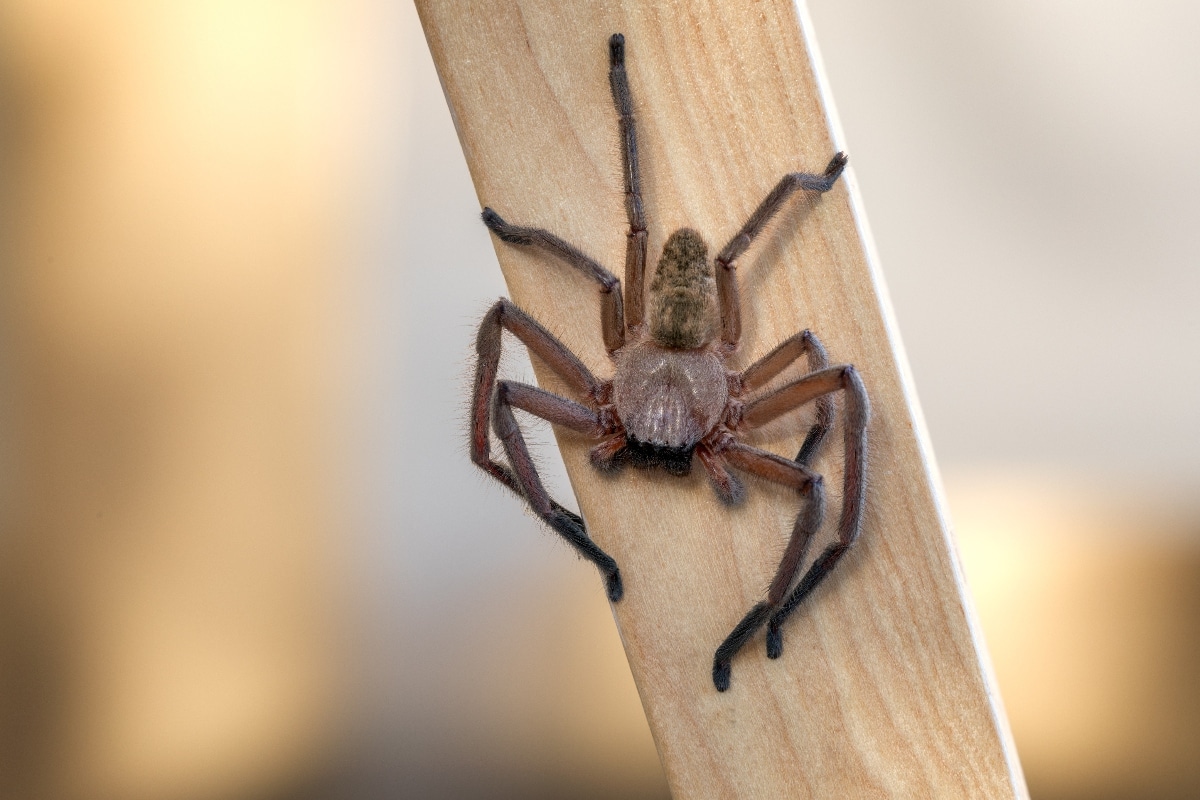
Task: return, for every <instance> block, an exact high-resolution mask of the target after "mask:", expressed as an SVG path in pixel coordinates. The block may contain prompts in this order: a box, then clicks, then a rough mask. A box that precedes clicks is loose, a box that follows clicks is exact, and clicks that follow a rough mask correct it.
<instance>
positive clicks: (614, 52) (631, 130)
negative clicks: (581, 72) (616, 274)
mask: <svg viewBox="0 0 1200 800" xmlns="http://www.w3.org/2000/svg"><path fill="white" fill-rule="evenodd" d="M608 64H609V68H608V83H609V85H610V86H611V87H612V96H613V105H615V106H616V108H617V124H618V126H619V128H620V133H621V168H622V169H621V174H622V177H623V178H624V182H625V214H626V215H627V216H628V217H629V233H628V240H627V242H626V245H625V314H626V320H625V321H626V324H627V325H628V326H629V328H630V329H633V328H635V327H637V326H638V325H641V324H642V320H643V319H644V318H645V313H646V300H645V283H646V211H645V208H644V206H643V204H642V175H641V169H640V167H639V165H638V148H637V126H636V125H635V123H634V119H633V94H632V93H630V91H629V76H628V75H627V74H626V73H625V37H624V36H622V35H621V34H619V33H614V34H613V35H612V38H611V39H609V40H608Z"/></svg>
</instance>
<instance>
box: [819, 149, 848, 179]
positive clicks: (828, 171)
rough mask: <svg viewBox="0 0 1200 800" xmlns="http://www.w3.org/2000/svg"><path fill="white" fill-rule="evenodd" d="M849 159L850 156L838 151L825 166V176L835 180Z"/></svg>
mask: <svg viewBox="0 0 1200 800" xmlns="http://www.w3.org/2000/svg"><path fill="white" fill-rule="evenodd" d="M849 160H850V157H849V156H847V155H846V154H845V153H838V154H837V155H835V156H834V157H833V158H831V159H829V166H827V167H825V175H826V177H828V178H831V179H835V180H836V179H837V177H838V176H839V175H841V174H842V170H843V169H845V168H846V162H847V161H849Z"/></svg>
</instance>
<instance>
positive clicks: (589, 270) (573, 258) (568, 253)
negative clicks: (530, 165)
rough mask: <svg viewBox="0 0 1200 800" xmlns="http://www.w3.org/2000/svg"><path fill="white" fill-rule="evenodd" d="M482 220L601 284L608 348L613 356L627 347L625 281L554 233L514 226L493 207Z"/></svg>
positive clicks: (603, 327) (602, 323) (506, 237)
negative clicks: (622, 293)
mask: <svg viewBox="0 0 1200 800" xmlns="http://www.w3.org/2000/svg"><path fill="white" fill-rule="evenodd" d="M482 217H483V224H484V225H487V226H488V228H489V229H490V230H491V231H492V233H494V234H496V235H497V236H499V237H500V238H501V239H502V240H503V241H505V242H508V243H509V244H519V245H525V246H527V247H536V248H538V249H539V250H544V251H546V252H547V253H550V254H551V255H553V256H556V257H558V258H559V259H561V260H562V261H564V262H565V263H567V264H568V265H570V266H572V267H574V268H575V269H577V270H579V271H580V272H582V273H584V274H585V275H587V276H588V277H590V278H591V279H592V280H594V281H596V283H598V284H599V285H600V328H601V332H602V334H603V336H604V347H605V348H606V349H607V350H608V352H609V353H613V352H616V351H617V350H620V349H621V348H622V347H623V346H624V345H625V310H624V306H623V303H622V301H621V281H619V280H617V276H616V275H613V274H612V273H611V272H609V271H608V270H606V269H605V268H604V267H602V266H600V265H599V264H598V263H596V261H595V260H594V259H592V258H591V257H590V256H587V255H585V254H584V253H583V252H582V251H581V250H579V248H577V247H575V246H574V245H571V244H568V243H567V242H564V241H563V240H562V239H560V238H558V237H557V236H555V235H554V234H553V233H550V231H547V230H543V229H542V228H524V227H521V226H519V225H510V224H508V223H507V222H505V221H504V220H503V219H502V218H501V217H500V215H499V214H497V213H496V212H495V211H493V210H492V209H491V208H484V209H483V214H482Z"/></svg>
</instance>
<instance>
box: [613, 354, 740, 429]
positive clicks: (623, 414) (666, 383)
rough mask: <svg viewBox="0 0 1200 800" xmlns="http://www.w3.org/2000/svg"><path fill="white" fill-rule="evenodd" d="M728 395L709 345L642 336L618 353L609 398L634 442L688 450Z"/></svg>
mask: <svg viewBox="0 0 1200 800" xmlns="http://www.w3.org/2000/svg"><path fill="white" fill-rule="evenodd" d="M728 400H729V384H728V381H727V380H726V378H725V368H724V366H723V365H722V363H721V359H720V357H719V356H718V355H717V354H716V353H714V352H712V351H711V350H708V349H703V350H691V351H680V350H675V349H672V348H666V347H663V346H662V345H660V344H658V343H656V342H654V341H653V340H643V341H641V342H637V343H635V344H631V345H629V346H628V347H626V348H625V349H624V350H622V351H621V352H620V353H619V355H618V358H617V372H616V375H614V376H613V402H614V404H615V405H616V407H617V415H618V416H619V417H620V418H621V422H622V424H623V425H624V426H625V432H626V435H627V436H628V437H629V439H631V440H633V441H635V442H639V443H641V444H644V445H649V446H651V447H654V448H660V449H663V450H679V451H690V450H691V449H692V448H694V447H695V446H696V444H697V443H698V442H699V441H700V440H701V439H703V438H704V436H705V435H706V434H707V433H708V432H709V431H711V430H712V429H713V427H715V426H716V424H717V422H719V421H720V419H721V415H722V413H723V412H724V410H725V405H726V403H727V402H728Z"/></svg>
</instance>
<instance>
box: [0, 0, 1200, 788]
mask: <svg viewBox="0 0 1200 800" xmlns="http://www.w3.org/2000/svg"><path fill="white" fill-rule="evenodd" d="M809 7H810V11H811V14H812V16H813V19H814V22H815V25H816V34H817V37H818V41H819V44H820V47H821V50H822V54H823V56H824V59H825V62H826V66H827V69H828V73H829V78H830V82H831V84H832V87H833V92H834V97H835V99H836V102H837V105H838V111H839V112H840V115H841V119H842V126H843V128H844V130H845V132H846V136H847V146H848V149H849V152H850V154H851V158H852V161H851V163H852V167H853V168H854V170H855V174H856V176H857V179H858V181H859V184H860V186H861V189H862V192H863V195H864V199H865V202H866V207H867V211H868V214H869V218H870V221H871V223H872V227H873V229H874V234H875V238H876V243H877V245H878V249H879V252H880V256H881V262H882V265H883V268H884V271H885V274H886V276H887V279H888V284H889V289H890V291H891V295H892V299H893V302H894V304H895V307H896V312H897V316H898V318H899V322H900V326H901V333H902V335H903V337H904V341H905V345H906V348H907V350H908V355H909V358H910V360H911V363H912V367H913V372H914V374H915V378H916V383H917V388H918V391H919V393H920V398H921V400H922V404H923V407H924V412H925V416H926V420H927V422H928V425H929V428H930V431H931V434H932V438H933V443H934V447H935V450H936V452H937V454H938V456H939V461H940V464H941V467H942V472H943V474H944V476H945V478H946V484H947V497H948V500H949V505H950V508H951V511H952V514H953V517H954V527H955V529H956V532H957V535H958V538H959V543H960V548H961V552H962V558H963V563H964V567H965V570H966V573H967V577H968V581H969V583H970V584H971V587H972V589H973V592H974V595H975V598H976V602H977V606H978V610H979V616H980V620H981V622H982V627H983V630H984V633H985V636H986V638H987V642H988V647H989V649H990V651H991V656H992V660H993V662H994V664H995V669H996V673H997V676H998V679H999V685H1000V688H1001V692H1002V694H1003V699H1004V703H1005V705H1006V707H1007V709H1008V712H1009V716H1010V719H1011V721H1012V726H1013V730H1014V734H1015V737H1016V740H1017V746H1018V750H1019V752H1020V755H1021V758H1022V762H1023V765H1024V768H1025V771H1026V775H1027V777H1028V779H1029V782H1030V787H1031V790H1032V793H1033V796H1034V797H1035V798H1037V799H1038V800H1055V799H1056V798H1059V799H1062V800H1074V799H1075V798H1080V799H1082V798H1095V799H1097V800H1118V798H1121V799H1125V798H1194V797H1198V796H1200V680H1197V676H1200V500H1198V499H1197V493H1196V487H1197V486H1198V485H1200V450H1198V448H1197V447H1196V443H1197V442H1200V416H1197V415H1196V414H1195V413H1194V409H1195V408H1196V407H1198V406H1200V366H1197V359H1196V350H1197V343H1200V313H1197V312H1198V311H1200V269H1197V266H1198V264H1197V261H1198V255H1200V226H1196V225H1195V224H1194V220H1195V219H1196V217H1197V215H1198V212H1200V189H1197V187H1198V186H1200V174H1198V173H1200V153H1198V151H1197V150H1196V148H1195V147H1194V143H1195V142H1196V141H1197V140H1200V105H1198V104H1197V102H1196V99H1195V98H1196V97H1197V96H1198V95H1197V89H1198V84H1200V81H1198V78H1200V53H1198V52H1197V50H1196V48H1195V47H1194V41H1193V40H1194V32H1195V31H1196V30H1200V7H1198V6H1195V5H1194V4H1189V3H1185V2H1181V1H1180V0H1158V2H1143V3H1137V4H1134V3H1117V2H1113V3H1103V4H1097V3H1084V2H1080V1H1079V0H1042V1H1041V2H1034V0H1017V1H1016V2H1011V3H1005V4H991V5H985V4H978V3H972V4H962V3H952V2H949V0H929V2H920V3H914V4H888V3H884V2H881V1H880V0H843V1H842V2H833V0H812V2H810V3H809ZM647 112H649V113H652V110H644V111H643V113H647ZM614 137H615V128H614ZM614 141H615V139H614ZM614 147H615V145H614ZM614 152H615V150H614ZM614 202H619V199H616V200H614ZM477 206H478V204H477V200H476V198H475V196H474V191H473V189H472V187H471V185H470V181H469V178H468V176H467V174H466V169H465V166H464V163H463V159H462V154H461V151H460V150H459V147H458V143H457V139H456V138H455V135H454V130H453V125H452V123H451V120H450V117H449V114H448V112H447V110H446V107H445V103H444V100H443V98H442V96H441V93H440V90H439V88H438V84H437V78H436V75H435V74H434V72H433V68H432V64H431V61H430V58H429V55H428V52H427V50H426V48H425V45H424V40H423V38H422V35H421V32H420V29H419V25H418V23H417V19H416V14H415V12H414V10H413V9H412V8H411V7H410V6H409V5H408V4H407V3H404V2H400V3H385V2H382V0H349V2H347V1H346V0H343V2H338V3H334V2H329V1H328V0H286V1H285V0H274V1H268V0H239V2H234V1H233V0H208V1H207V2H200V1H199V0H176V1H175V2H171V3H159V2H150V1H149V0H113V2H109V3H104V4H95V3H87V2H82V1H81V0H56V2H45V0H0V265H2V266H3V269H2V270H0V281H3V283H2V286H0V499H2V500H3V502H2V503H0V509H2V512H0V519H2V520H3V529H2V531H0V797H5V798H8V797H12V798H17V799H20V800H24V798H30V799H31V800H32V799H34V798H38V799H40V798H51V799H52V800H59V799H60V798H61V799H62V800H75V799H76V798H78V799H79V800H84V799H85V798H86V799H87V800H93V799H96V800H108V799H109V798H112V800H126V799H127V798H128V800H141V799H142V798H145V799H147V800H160V799H161V800H175V799H176V798H179V800H192V799H193V798H194V799H195V800H208V799H209V798H214V799H215V798H253V799H257V798H264V799H265V798H280V800H283V799H284V798H289V799H290V798H296V799H297V800H299V799H300V798H325V797H363V798H373V797H413V798H467V797H479V798H493V797H523V798H535V797H546V798H554V797H573V798H587V797H595V798H601V797H623V798H661V797H665V796H666V788H665V782H664V780H663V778H662V775H661V771H660V769H659V766H658V761H657V757H656V755H655V753H654V748H653V743H652V741H651V739H650V736H649V732H648V730H647V728H646V724H645V720H644V718H643V716H642V714H641V709H640V705H639V703H638V700H637V696H636V692H635V690H634V687H633V684H632V680H631V678H630V676H629V672H628V668H627V667H626V665H625V663H624V657H623V654H622V652H621V649H620V643H619V640H618V638H617V636H616V631H615V629H614V628H613V625H612V621H611V616H610V614H609V611H608V608H607V606H606V604H605V600H604V598H603V594H602V592H601V591H600V585H599V583H598V581H597V580H596V578H595V574H594V570H593V569H592V568H591V567H589V566H587V565H585V564H581V563H579V562H578V561H577V560H576V559H575V558H574V557H573V556H572V555H571V554H570V553H569V552H568V550H567V548H566V547H564V546H562V545H561V543H559V542H558V541H557V540H555V539H554V538H553V537H552V536H550V535H547V534H546V533H545V532H544V531H542V530H541V529H540V528H539V527H538V525H537V524H536V523H535V522H534V521H533V520H531V519H530V518H529V517H527V516H526V515H525V514H524V513H523V512H522V510H521V508H520V505H519V504H518V503H516V502H514V501H513V500H512V498H511V497H509V496H507V495H506V494H504V493H502V492H501V491H500V490H498V489H497V487H495V486H494V485H492V484H491V483H490V482H487V481H485V480H484V478H483V477H482V476H480V475H477V474H476V471H475V470H474V468H473V467H472V465H471V464H470V462H469V459H468V458H467V455H466V432H465V425H464V421H463V417H464V410H465V401H464V399H463V398H464V397H465V393H466V388H467V384H468V381H469V374H470V362H469V354H470V352H471V350H470V343H471V341H472V338H473V336H474V327H475V325H476V323H477V321H478V318H479V316H480V315H481V314H482V312H483V311H484V309H486V307H487V306H488V305H489V304H490V302H492V301H493V300H494V299H495V297H496V296H498V295H500V294H502V293H503V292H504V287H503V285H502V282H501V280H500V276H499V272H498V270H497V269H496V266H495V257H494V254H493V251H492V244H491V242H490V241H489V238H488V236H487V235H486V231H485V230H484V229H483V226H482V225H480V224H479V222H478V207H477ZM508 369H510V370H511V371H513V372H514V373H516V374H521V373H522V371H524V372H525V373H526V374H528V365H527V364H525V363H523V362H522V360H521V358H519V357H514V358H513V359H512V360H511V363H510V364H509V365H508ZM540 439H541V442H542V447H541V448H540V449H539V454H540V457H541V459H542V461H543V462H544V463H545V465H546V467H547V469H548V471H549V472H550V473H551V475H552V476H553V477H552V478H551V482H556V483H557V484H558V485H559V486H562V487H564V488H565V478H564V477H563V475H562V472H561V469H560V467H559V465H558V464H557V460H556V456H555V454H554V449H553V447H552V446H550V437H549V433H548V431H546V430H544V429H543V431H542V434H541V436H540ZM868 535H870V532H868ZM878 535H885V534H882V533H880V534H878ZM817 677H819V676H817Z"/></svg>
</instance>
